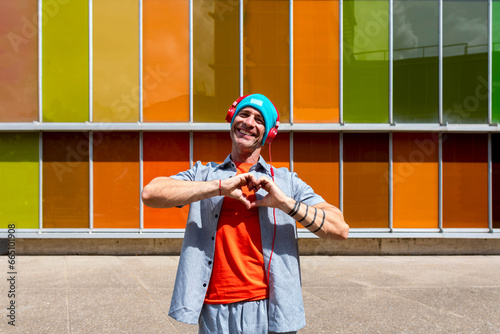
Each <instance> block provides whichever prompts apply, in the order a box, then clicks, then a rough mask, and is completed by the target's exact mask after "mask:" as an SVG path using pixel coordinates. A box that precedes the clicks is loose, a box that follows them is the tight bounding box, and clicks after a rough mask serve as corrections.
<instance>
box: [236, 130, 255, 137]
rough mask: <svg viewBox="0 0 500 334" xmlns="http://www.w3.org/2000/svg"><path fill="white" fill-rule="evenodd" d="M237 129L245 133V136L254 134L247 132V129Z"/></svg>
mask: <svg viewBox="0 0 500 334" xmlns="http://www.w3.org/2000/svg"><path fill="white" fill-rule="evenodd" d="M239 131H240V132H241V133H242V134H244V135H246V136H254V135H253V134H252V133H250V132H247V131H245V130H243V129H239Z"/></svg>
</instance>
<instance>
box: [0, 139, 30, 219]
mask: <svg viewBox="0 0 500 334" xmlns="http://www.w3.org/2000/svg"><path fill="white" fill-rule="evenodd" d="M38 168H39V167H38V133H0V184H1V185H2V192H1V193H0V212H1V215H0V228H6V227H7V225H8V224H15V225H16V228H38V208H39V207H38V205H39V204H38V198H39V193H38V181H39V177H38V175H39V172H38Z"/></svg>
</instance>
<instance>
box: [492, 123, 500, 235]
mask: <svg viewBox="0 0 500 334" xmlns="http://www.w3.org/2000/svg"><path fill="white" fill-rule="evenodd" d="M491 151H492V159H491V160H492V161H491V162H492V163H491V192H492V197H493V198H492V215H493V217H492V220H493V228H500V134H497V133H493V134H492V135H491Z"/></svg>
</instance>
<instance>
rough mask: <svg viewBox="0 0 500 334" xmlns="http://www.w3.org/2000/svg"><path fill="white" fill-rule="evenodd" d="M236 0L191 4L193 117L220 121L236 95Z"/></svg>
mask: <svg viewBox="0 0 500 334" xmlns="http://www.w3.org/2000/svg"><path fill="white" fill-rule="evenodd" d="M238 50H239V1H237V0H194V1H193V118H194V121H195V122H224V119H225V117H226V114H225V113H226V112H227V110H228V109H229V107H230V105H231V103H233V101H234V100H236V99H237V98H238V96H239V87H240V84H239V82H240V79H239V52H238Z"/></svg>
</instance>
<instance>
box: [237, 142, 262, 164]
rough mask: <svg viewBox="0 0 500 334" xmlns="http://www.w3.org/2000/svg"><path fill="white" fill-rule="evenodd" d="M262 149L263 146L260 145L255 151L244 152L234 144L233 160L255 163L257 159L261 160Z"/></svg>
mask: <svg viewBox="0 0 500 334" xmlns="http://www.w3.org/2000/svg"><path fill="white" fill-rule="evenodd" d="M260 150H261V148H260V147H259V148H257V149H256V150H253V151H248V152H242V151H241V150H239V149H238V148H237V147H235V145H233V149H232V151H231V160H233V162H244V163H251V164H255V163H257V161H259V157H260Z"/></svg>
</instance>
